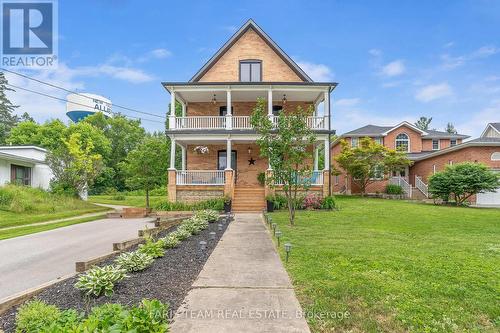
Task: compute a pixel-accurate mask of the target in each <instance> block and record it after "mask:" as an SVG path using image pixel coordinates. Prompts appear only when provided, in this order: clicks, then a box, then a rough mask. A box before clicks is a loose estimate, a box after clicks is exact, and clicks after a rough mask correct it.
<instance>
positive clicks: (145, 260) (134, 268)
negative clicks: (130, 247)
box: [115, 251, 154, 272]
mask: <svg viewBox="0 0 500 333" xmlns="http://www.w3.org/2000/svg"><path fill="white" fill-rule="evenodd" d="M153 261H154V258H153V257H152V256H150V255H149V254H147V253H142V252H140V251H134V252H126V253H122V254H120V255H119V256H118V258H116V260H115V262H116V264H117V265H118V266H119V267H121V268H123V269H125V270H126V271H127V272H138V271H142V270H144V269H146V268H147V267H149V266H151V264H152V263H153Z"/></svg>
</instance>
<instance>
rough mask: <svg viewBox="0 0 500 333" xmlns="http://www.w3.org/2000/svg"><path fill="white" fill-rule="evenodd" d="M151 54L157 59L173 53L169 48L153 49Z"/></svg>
mask: <svg viewBox="0 0 500 333" xmlns="http://www.w3.org/2000/svg"><path fill="white" fill-rule="evenodd" d="M151 55H152V56H153V57H155V58H157V59H163V58H167V57H170V56H171V55H172V52H170V51H169V50H167V49H154V50H153V51H151Z"/></svg>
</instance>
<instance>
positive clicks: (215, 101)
mask: <svg viewBox="0 0 500 333" xmlns="http://www.w3.org/2000/svg"><path fill="white" fill-rule="evenodd" d="M212 104H213V105H215V104H217V98H215V94H214V97H212Z"/></svg>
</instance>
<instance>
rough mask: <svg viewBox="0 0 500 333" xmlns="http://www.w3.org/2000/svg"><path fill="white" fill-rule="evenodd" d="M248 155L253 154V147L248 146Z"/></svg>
mask: <svg viewBox="0 0 500 333" xmlns="http://www.w3.org/2000/svg"><path fill="white" fill-rule="evenodd" d="M248 155H252V147H248Z"/></svg>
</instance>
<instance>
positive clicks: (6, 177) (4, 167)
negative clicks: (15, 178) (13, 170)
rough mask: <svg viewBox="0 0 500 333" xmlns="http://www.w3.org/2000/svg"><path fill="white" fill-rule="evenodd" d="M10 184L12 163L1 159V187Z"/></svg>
mask: <svg viewBox="0 0 500 333" xmlns="http://www.w3.org/2000/svg"><path fill="white" fill-rule="evenodd" d="M8 182H10V163H9V162H7V161H4V160H1V159H0V186H2V185H5V184H6V183H8Z"/></svg>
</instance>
